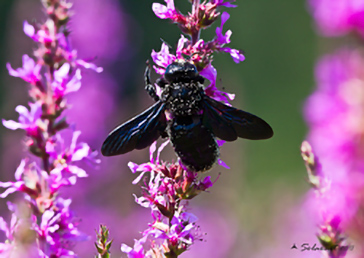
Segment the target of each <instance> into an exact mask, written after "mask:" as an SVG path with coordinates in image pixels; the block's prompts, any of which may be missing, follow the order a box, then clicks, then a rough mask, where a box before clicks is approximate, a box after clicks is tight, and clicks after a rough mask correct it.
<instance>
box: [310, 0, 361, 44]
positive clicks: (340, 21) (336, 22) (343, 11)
mask: <svg viewBox="0 0 364 258" xmlns="http://www.w3.org/2000/svg"><path fill="white" fill-rule="evenodd" d="M308 2H309V5H310V8H311V12H312V13H313V16H314V18H315V20H316V23H317V25H318V27H319V30H320V33H322V34H323V35H324V36H341V35H344V34H346V33H348V32H350V31H356V32H358V33H359V34H360V35H361V36H362V37H364V18H363V17H364V2H363V1H361V0H308Z"/></svg>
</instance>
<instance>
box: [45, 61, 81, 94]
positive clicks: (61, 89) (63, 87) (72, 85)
mask: <svg viewBox="0 0 364 258" xmlns="http://www.w3.org/2000/svg"><path fill="white" fill-rule="evenodd" d="M69 72H70V65H69V64H68V63H65V64H63V65H62V66H61V68H59V69H58V70H57V71H55V72H54V81H52V88H53V91H54V93H53V94H54V96H55V98H56V99H58V98H62V97H63V96H64V95H66V94H68V93H70V92H75V91H78V90H79V89H80V88H81V79H82V76H81V70H80V69H77V70H76V72H75V74H74V75H73V77H72V78H71V79H70V78H69Z"/></svg>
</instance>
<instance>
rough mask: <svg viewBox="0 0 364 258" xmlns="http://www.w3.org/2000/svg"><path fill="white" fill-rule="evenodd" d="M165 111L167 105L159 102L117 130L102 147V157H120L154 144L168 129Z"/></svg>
mask: <svg viewBox="0 0 364 258" xmlns="http://www.w3.org/2000/svg"><path fill="white" fill-rule="evenodd" d="M164 110H165V104H164V103H162V102H160V101H158V102H156V103H155V104H154V105H153V106H151V107H150V108H148V109H147V110H145V111H144V112H143V113H141V114H140V115H137V116H136V117H134V118H132V119H130V120H129V121H127V122H125V123H124V124H122V125H120V126H118V127H117V128H115V129H114V130H113V131H112V132H111V133H110V134H109V135H108V136H107V138H106V140H105V141H104V143H103V145H102V148H101V153H102V155H104V156H114V155H120V154H124V153H127V152H129V151H132V150H134V149H138V150H139V149H144V148H145V147H147V146H149V145H150V144H152V143H153V142H154V141H155V140H157V139H158V138H159V136H160V135H161V133H162V132H164V130H165V129H166V125H167V123H166V117H165V114H164Z"/></svg>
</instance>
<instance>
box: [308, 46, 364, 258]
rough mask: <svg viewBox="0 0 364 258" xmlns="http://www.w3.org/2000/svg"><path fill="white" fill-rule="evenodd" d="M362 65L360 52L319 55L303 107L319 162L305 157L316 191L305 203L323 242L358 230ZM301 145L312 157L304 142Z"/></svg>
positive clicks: (362, 161)
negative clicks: (314, 85)
mask: <svg viewBox="0 0 364 258" xmlns="http://www.w3.org/2000/svg"><path fill="white" fill-rule="evenodd" d="M363 67H364V58H363V53H361V52H360V51H358V50H349V49H342V50H339V51H337V52H336V53H334V54H331V55H327V56H325V57H323V58H322V59H321V61H320V62H319V63H318V66H317V69H316V77H317V89H316V91H315V92H314V93H313V94H312V95H311V96H310V97H309V98H308V100H307V103H306V106H305V116H306V120H307V122H308V124H309V126H310V132H309V135H308V139H309V141H310V143H311V144H312V145H313V146H314V148H315V151H316V153H317V155H318V156H319V157H320V163H321V164H322V169H321V166H320V165H317V164H318V163H317V161H315V159H313V158H312V157H311V158H309V155H308V154H306V155H304V157H306V159H305V158H304V159H305V160H306V166H307V168H308V171H309V182H310V183H311V185H313V186H314V188H315V189H316V190H318V191H316V192H317V193H316V195H315V196H311V198H309V199H308V203H309V206H310V207H311V208H312V210H313V212H314V213H315V214H317V217H318V221H317V223H318V225H320V226H319V228H320V230H319V231H320V233H319V234H318V238H319V240H320V242H321V243H322V245H323V246H326V245H331V244H334V243H335V245H337V246H340V243H341V241H342V233H341V232H345V233H346V234H350V235H352V234H354V235H358V236H360V233H359V232H360V231H362V230H363V227H362V225H363V221H364V218H363V217H362V215H361V213H360V210H361V209H362V208H363V207H362V205H361V203H362V197H361V196H362V194H361V193H362V189H363V187H364V183H363V182H364V181H363V179H364V178H363V175H362V171H363V168H364V159H363V156H362V155H361V153H362V148H363V143H362V140H361V138H362V135H363V133H364V131H363V126H362V125H363V112H364V101H363V99H364V98H363V96H364V76H363V72H362V69H363ZM303 149H305V150H306V153H311V155H313V154H312V150H311V147H309V145H307V143H305V144H304V145H303ZM303 153H304V152H303ZM310 164H311V165H310ZM313 171H314V172H313ZM329 231H330V232H329ZM331 231H334V232H331ZM335 232H336V233H335ZM328 235H331V236H332V237H331V238H332V239H331V238H330V239H331V240H330V241H329V240H328ZM324 239H326V240H324ZM339 240H340V241H339ZM325 241H326V242H325ZM340 250H341V251H343V249H340ZM340 255H342V254H336V256H333V257H342V256H340Z"/></svg>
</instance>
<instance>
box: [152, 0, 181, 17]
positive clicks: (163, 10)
mask: <svg viewBox="0 0 364 258" xmlns="http://www.w3.org/2000/svg"><path fill="white" fill-rule="evenodd" d="M164 1H165V2H166V3H167V5H166V6H165V5H162V4H159V3H153V5H152V10H153V12H154V13H155V15H157V17H158V18H160V19H174V18H175V16H176V15H178V12H177V10H176V8H175V7H174V0H164Z"/></svg>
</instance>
